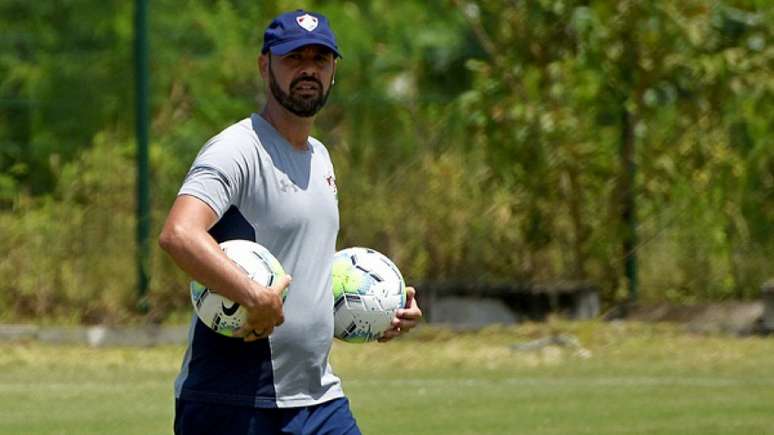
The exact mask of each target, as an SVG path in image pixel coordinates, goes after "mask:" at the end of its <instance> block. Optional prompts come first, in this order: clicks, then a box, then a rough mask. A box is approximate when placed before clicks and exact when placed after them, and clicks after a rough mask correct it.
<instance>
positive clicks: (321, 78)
mask: <svg viewBox="0 0 774 435" xmlns="http://www.w3.org/2000/svg"><path fill="white" fill-rule="evenodd" d="M335 71H336V64H335V58H334V55H333V53H332V52H331V51H330V50H329V49H327V48H325V47H323V46H319V45H307V46H304V47H301V48H299V49H297V50H295V51H291V52H290V53H288V54H286V55H284V56H277V55H273V54H271V53H267V54H265V55H263V56H261V74H262V75H263V77H264V80H268V84H269V90H270V91H271V94H272V96H273V97H274V99H275V100H277V102H278V103H280V104H281V105H282V106H283V107H284V108H285V109H287V110H288V111H290V112H291V113H293V114H295V115H297V116H300V117H304V118H306V117H310V116H314V115H315V114H316V113H317V112H318V111H319V110H320V109H322V107H323V106H324V105H325V101H326V100H327V99H328V94H329V93H330V89H331V84H332V80H333V75H334V73H335Z"/></svg>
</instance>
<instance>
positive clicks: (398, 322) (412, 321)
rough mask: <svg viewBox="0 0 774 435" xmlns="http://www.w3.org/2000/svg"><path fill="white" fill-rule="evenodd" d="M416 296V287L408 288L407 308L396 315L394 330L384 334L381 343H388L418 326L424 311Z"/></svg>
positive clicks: (393, 321) (393, 323)
mask: <svg viewBox="0 0 774 435" xmlns="http://www.w3.org/2000/svg"><path fill="white" fill-rule="evenodd" d="M415 295H416V290H414V287H406V308H401V309H399V310H398V311H397V312H396V313H395V318H394V319H392V329H388V330H387V331H385V332H384V334H383V335H382V337H381V338H380V339H379V342H380V343H385V342H388V341H390V340H392V339H393V338H395V337H397V336H399V335H402V334H405V333H407V332H409V331H410V330H411V329H412V328H414V327H415V326H417V323H418V322H419V319H421V318H422V310H420V309H419V305H417V300H416V298H414V296H415Z"/></svg>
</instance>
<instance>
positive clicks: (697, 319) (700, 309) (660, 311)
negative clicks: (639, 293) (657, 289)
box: [626, 301, 764, 335]
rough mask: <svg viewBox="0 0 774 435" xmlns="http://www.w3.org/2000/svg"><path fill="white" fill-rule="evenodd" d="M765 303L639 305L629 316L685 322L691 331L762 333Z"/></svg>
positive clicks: (638, 319) (649, 319)
mask: <svg viewBox="0 0 774 435" xmlns="http://www.w3.org/2000/svg"><path fill="white" fill-rule="evenodd" d="M763 313H764V304H763V302H761V301H752V302H723V303H713V304H696V305H673V304H667V303H660V304H650V305H639V306H637V307H634V308H633V309H631V311H630V312H629V315H628V316H627V317H626V318H627V319H628V320H635V321H642V322H672V323H681V324H685V325H686V327H687V328H688V329H689V330H690V331H694V332H704V333H731V334H738V335H748V334H754V333H758V332H761V330H762V321H763Z"/></svg>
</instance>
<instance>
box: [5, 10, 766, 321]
mask: <svg viewBox="0 0 774 435" xmlns="http://www.w3.org/2000/svg"><path fill="white" fill-rule="evenodd" d="M302 3H303V5H304V7H306V8H308V9H310V10H315V11H319V12H322V13H324V14H326V15H327V16H328V17H329V18H330V20H331V21H332V23H333V25H334V28H335V31H336V33H337V37H338V39H339V44H340V46H341V48H342V50H343V54H344V59H343V60H342V61H341V63H340V65H339V69H338V77H337V80H336V88H335V90H334V92H333V94H332V97H331V99H330V101H329V106H328V107H327V108H326V109H325V110H324V111H323V113H322V115H321V116H320V117H319V119H318V123H317V128H316V132H315V135H316V136H317V137H319V138H320V139H322V140H323V141H324V142H325V143H326V144H328V146H329V148H330V149H331V151H332V155H333V159H334V164H335V166H336V169H337V179H338V185H339V198H340V206H341V233H340V238H339V243H340V246H342V247H343V246H350V245H365V246H371V247H374V248H376V249H379V250H382V251H384V252H385V253H387V254H389V255H390V256H392V257H393V258H394V259H395V260H396V262H397V263H398V264H399V266H400V267H401V269H402V270H403V271H404V274H405V275H406V276H407V277H408V278H409V280H410V281H412V282H419V281H422V280H432V279H461V280H481V281H503V280H551V279H588V280H592V281H595V282H597V283H598V284H599V285H600V287H601V288H602V290H603V295H604V297H605V300H606V301H607V302H608V303H615V302H617V301H620V300H621V298H622V297H624V295H625V293H626V283H625V280H623V275H624V270H623V265H624V259H625V258H626V256H627V255H630V254H631V252H632V249H634V250H635V252H637V254H638V256H639V262H640V268H641V273H640V276H641V287H642V289H641V296H642V298H643V299H645V300H655V299H659V300H663V299H668V300H676V301H682V302H693V301H700V300H718V299H726V298H748V297H751V296H754V295H755V294H757V291H758V288H759V286H760V284H761V283H762V282H763V281H764V279H766V278H767V277H768V276H767V274H771V273H772V269H771V264H772V263H771V259H772V258H774V238H773V237H771V230H772V222H774V143H773V142H774V139H773V138H774V132H773V131H772V129H773V123H772V113H774V75H772V74H771V71H772V70H774V46H773V45H772V44H771V38H772V33H773V29H772V25H771V23H772V22H774V8H772V6H771V3H770V2H768V1H765V0H728V1H714V2H707V1H700V0H686V1H682V2H670V1H635V0H630V1H617V2H609V1H601V0H600V1H595V0H590V1H589V0H587V1H573V0H564V1H560V0H557V1H549V0H539V1H537V0H536V1H529V2H505V1H494V0H492V1H489V0H479V1H462V0H431V1H421V2H420V1H402V2H389V1H387V0H374V1H369V2H354V1H336V2H332V1H328V2H323V1H307V2H302ZM298 5H299V3H298V2H291V1H284V0H282V1H274V2H268V1H267V2H256V1H241V0H232V1H213V0H191V1H188V2H186V6H185V7H184V8H181V7H180V2H173V1H166V0H159V1H153V2H152V3H151V10H150V26H151V30H150V45H151V70H152V130H151V140H152V144H151V165H152V169H151V171H152V179H151V186H152V187H151V188H152V195H153V223H154V231H153V233H154V234H157V233H158V229H159V226H160V225H161V223H162V222H163V219H164V217H165V213H166V211H167V210H168V208H169V206H170V205H171V203H172V201H173V199H174V197H175V194H176V191H177V189H178V187H179V185H180V182H181V181H182V179H183V177H184V175H185V173H186V171H187V169H188V166H189V165H190V163H191V161H192V159H193V157H194V156H195V154H196V152H197V150H198V149H199V147H201V145H202V144H203V143H204V142H205V141H206V140H207V139H208V138H209V137H210V136H212V135H214V134H216V133H217V132H218V131H220V130H221V129H222V128H224V127H225V126H227V125H229V124H231V123H233V122H235V121H237V120H239V119H242V118H244V117H246V116H247V115H248V114H249V113H250V112H252V111H255V110H256V108H257V107H259V106H260V105H261V102H262V101H263V95H262V89H263V88H262V83H260V80H259V76H258V74H257V71H256V66H255V59H256V56H257V54H258V52H259V50H260V45H261V41H262V32H263V29H264V28H265V27H266V25H267V24H268V21H269V20H270V19H271V17H273V16H275V15H276V14H278V13H279V12H281V11H285V10H290V9H293V8H296V7H298ZM132 13H133V10H132V2H117V1H114V2H97V1H94V0H72V1H67V2H26V1H21V0H3V1H0V317H3V318H6V319H9V318H12V319H41V318H44V317H45V318H56V319H71V320H72V321H78V322H89V323H91V322H105V321H107V322H121V321H126V320H129V319H132V318H136V317H135V316H136V314H134V307H135V302H136V301H135V294H134V292H135V290H134V289H135V280H136V273H135V270H136V269H135V265H134V250H135V241H134V220H135V217H134V210H135V190H134V183H135V179H134V178H135V166H134V139H133V131H132V129H133V102H134V100H133V91H132V89H133V86H132V81H133V76H132V62H133V58H132V51H131V48H132V38H133V33H132V31H133V30H132ZM633 168H636V176H635V178H634V180H633V181H631V182H630V181H629V178H628V177H627V174H631V173H632V172H631V170H632V169H633ZM627 192H633V193H634V194H635V197H636V199H637V210H636V213H637V217H638V221H639V226H638V228H637V230H638V234H639V242H638V243H637V244H636V245H635V246H633V247H632V246H628V245H626V243H625V242H626V241H627V240H629V241H631V239H630V238H629V237H628V233H627V231H629V230H628V229H627V228H626V226H625V225H624V217H625V216H626V213H630V212H631V209H629V208H627V203H626V201H625V198H626V197H627V196H626V193H627ZM152 263H153V266H152V271H151V274H152V282H151V294H150V306H151V313H150V316H151V318H152V319H155V320H166V319H170V318H171V317H170V316H172V318H174V315H175V313H179V312H181V311H187V310H188V304H189V302H188V297H187V294H186V292H185V291H184V290H183V289H184V287H185V283H186V281H187V279H186V277H185V276H183V275H182V274H181V273H180V272H179V271H177V270H176V268H175V267H173V265H172V264H171V263H170V261H169V259H168V258H166V257H165V256H164V255H162V254H161V253H160V252H159V251H158V250H157V249H156V248H155V246H154V251H153V258H152Z"/></svg>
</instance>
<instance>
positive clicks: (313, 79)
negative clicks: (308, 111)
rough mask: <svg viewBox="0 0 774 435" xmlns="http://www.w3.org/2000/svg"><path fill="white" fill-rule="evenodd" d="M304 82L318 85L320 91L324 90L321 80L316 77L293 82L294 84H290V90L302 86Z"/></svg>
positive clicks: (298, 79) (301, 78) (302, 78)
mask: <svg viewBox="0 0 774 435" xmlns="http://www.w3.org/2000/svg"><path fill="white" fill-rule="evenodd" d="M302 82H311V83H314V84H316V85H317V87H318V88H319V89H320V91H322V90H323V84H322V82H321V81H320V80H319V79H317V78H315V77H299V78H297V79H295V80H293V81H292V82H290V89H293V88H295V87H296V86H297V85H298V84H300V83H302Z"/></svg>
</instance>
